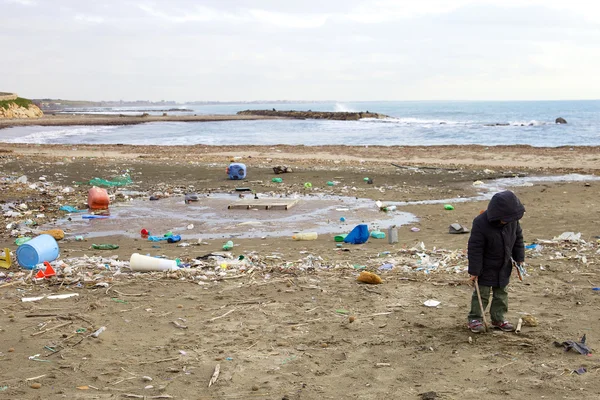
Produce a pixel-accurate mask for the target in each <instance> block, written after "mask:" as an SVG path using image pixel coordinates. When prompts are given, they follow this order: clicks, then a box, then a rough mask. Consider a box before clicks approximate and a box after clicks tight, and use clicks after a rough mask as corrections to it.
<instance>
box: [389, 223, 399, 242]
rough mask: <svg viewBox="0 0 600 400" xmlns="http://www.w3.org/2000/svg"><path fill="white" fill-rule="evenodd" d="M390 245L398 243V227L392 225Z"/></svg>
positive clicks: (390, 228)
mask: <svg viewBox="0 0 600 400" xmlns="http://www.w3.org/2000/svg"><path fill="white" fill-rule="evenodd" d="M388 243H389V244H394V243H398V228H397V227H396V225H392V226H390V227H389V228H388Z"/></svg>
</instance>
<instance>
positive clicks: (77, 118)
mask: <svg viewBox="0 0 600 400" xmlns="http://www.w3.org/2000/svg"><path fill="white" fill-rule="evenodd" d="M269 119H288V118H282V117H271V116H262V115H233V114H223V115H220V114H215V115H166V116H162V115H145V116H129V115H123V116H121V115H110V114H66V115H65V114H61V115H53V114H50V115H46V114H45V115H44V116H43V117H41V118H23V119H0V129H4V128H13V127H19V126H77V125H93V126H97V125H111V126H112V125H138V124H145V123H148V122H215V121H254V120H269Z"/></svg>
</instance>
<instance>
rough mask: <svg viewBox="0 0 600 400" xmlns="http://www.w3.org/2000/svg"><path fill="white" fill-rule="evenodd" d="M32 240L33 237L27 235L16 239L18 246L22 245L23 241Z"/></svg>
mask: <svg viewBox="0 0 600 400" xmlns="http://www.w3.org/2000/svg"><path fill="white" fill-rule="evenodd" d="M30 240H31V238H30V237H29V236H25V237H20V238H18V239H17V240H15V244H16V245H17V246H20V245H22V244H23V243H27V242H29V241H30Z"/></svg>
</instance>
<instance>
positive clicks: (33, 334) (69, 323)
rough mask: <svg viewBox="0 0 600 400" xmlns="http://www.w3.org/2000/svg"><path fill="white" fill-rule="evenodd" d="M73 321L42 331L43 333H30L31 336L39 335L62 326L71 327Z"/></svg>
mask: <svg viewBox="0 0 600 400" xmlns="http://www.w3.org/2000/svg"><path fill="white" fill-rule="evenodd" d="M72 323H73V321H69V322H65V323H64V324H60V325H56V326H53V327H52V328H48V329H44V330H43V331H39V332H35V333H32V334H31V336H37V335H41V334H42V333H46V332H50V331H53V330H55V329H58V328H62V327H63V326H67V325H71V324H72Z"/></svg>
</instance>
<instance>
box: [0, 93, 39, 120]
mask: <svg viewBox="0 0 600 400" xmlns="http://www.w3.org/2000/svg"><path fill="white" fill-rule="evenodd" d="M43 115H44V113H43V112H42V110H40V109H39V107H38V106H36V105H35V104H33V103H32V102H31V100H27V99H24V98H22V97H17V98H15V99H13V100H0V119H13V118H39V117H41V116H43Z"/></svg>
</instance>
